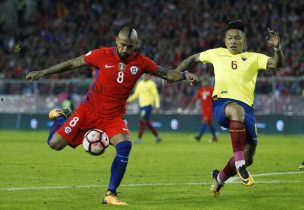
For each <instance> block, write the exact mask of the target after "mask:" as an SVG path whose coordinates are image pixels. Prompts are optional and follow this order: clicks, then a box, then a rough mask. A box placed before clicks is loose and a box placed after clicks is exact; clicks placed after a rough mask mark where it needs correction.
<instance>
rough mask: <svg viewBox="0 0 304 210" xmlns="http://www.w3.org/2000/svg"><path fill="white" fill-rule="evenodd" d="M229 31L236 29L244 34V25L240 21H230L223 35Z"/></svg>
mask: <svg viewBox="0 0 304 210" xmlns="http://www.w3.org/2000/svg"><path fill="white" fill-rule="evenodd" d="M230 29H237V30H240V31H242V32H243V33H245V34H246V29H245V24H244V23H243V22H242V21H241V20H233V21H230V22H229V23H228V24H227V25H226V27H225V33H226V32H227V31H228V30H230Z"/></svg>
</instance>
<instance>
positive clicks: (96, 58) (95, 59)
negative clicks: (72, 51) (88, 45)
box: [84, 49, 102, 66]
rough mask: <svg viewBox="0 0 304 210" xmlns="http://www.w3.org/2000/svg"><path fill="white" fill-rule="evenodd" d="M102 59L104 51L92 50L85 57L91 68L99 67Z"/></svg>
mask: <svg viewBox="0 0 304 210" xmlns="http://www.w3.org/2000/svg"><path fill="white" fill-rule="evenodd" d="M101 57H102V49H95V50H91V51H90V52H88V53H87V54H85V55H84V60H85V62H86V63H87V64H88V65H90V66H97V64H98V63H99V62H100V58H101Z"/></svg>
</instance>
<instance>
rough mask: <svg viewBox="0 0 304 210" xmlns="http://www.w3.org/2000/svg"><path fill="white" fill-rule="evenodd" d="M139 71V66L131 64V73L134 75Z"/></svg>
mask: <svg viewBox="0 0 304 210" xmlns="http://www.w3.org/2000/svg"><path fill="white" fill-rule="evenodd" d="M137 72H138V67H137V66H131V67H130V73H131V74H132V75H135V74H137Z"/></svg>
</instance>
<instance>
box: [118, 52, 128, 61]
mask: <svg viewBox="0 0 304 210" xmlns="http://www.w3.org/2000/svg"><path fill="white" fill-rule="evenodd" d="M118 55H119V57H120V58H121V59H122V60H127V58H128V57H130V55H129V54H128V53H120V52H118Z"/></svg>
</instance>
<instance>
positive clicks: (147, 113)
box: [140, 105, 153, 120]
mask: <svg viewBox="0 0 304 210" xmlns="http://www.w3.org/2000/svg"><path fill="white" fill-rule="evenodd" d="M152 110H153V107H152V105H149V106H143V107H140V117H141V118H144V119H145V120H150V119H151V114H152Z"/></svg>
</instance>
